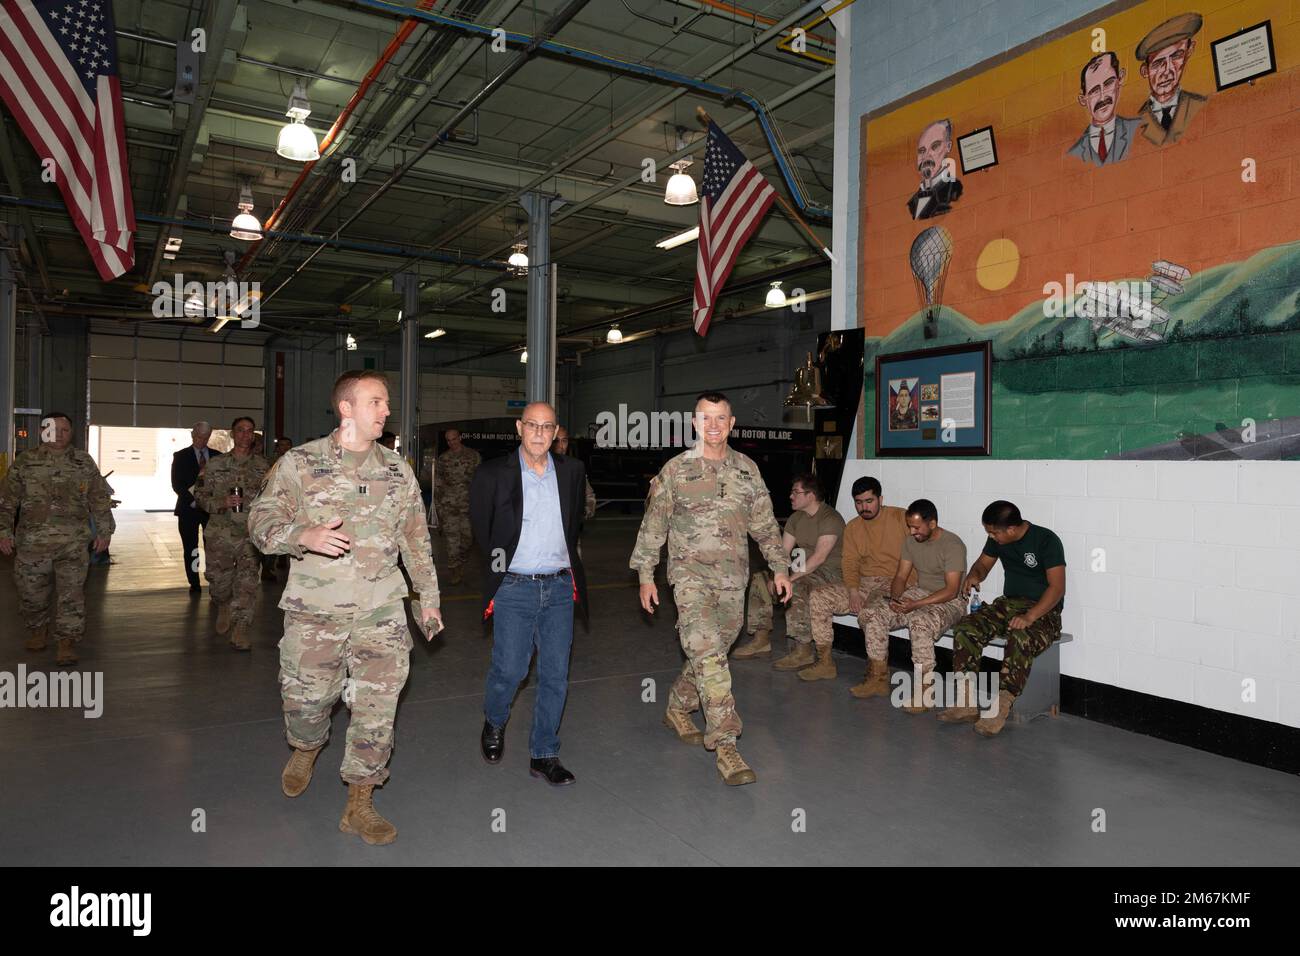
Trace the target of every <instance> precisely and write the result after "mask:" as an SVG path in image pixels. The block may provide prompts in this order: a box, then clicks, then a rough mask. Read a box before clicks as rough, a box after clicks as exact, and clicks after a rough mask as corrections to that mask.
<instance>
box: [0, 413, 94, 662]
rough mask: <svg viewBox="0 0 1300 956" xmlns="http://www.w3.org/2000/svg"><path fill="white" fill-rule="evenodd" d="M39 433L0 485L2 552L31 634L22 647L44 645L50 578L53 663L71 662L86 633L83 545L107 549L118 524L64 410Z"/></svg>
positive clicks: (53, 415) (44, 423)
mask: <svg viewBox="0 0 1300 956" xmlns="http://www.w3.org/2000/svg"><path fill="white" fill-rule="evenodd" d="M41 437H42V443H41V444H40V445H39V446H38V447H36V448H33V449H30V450H29V451H25V452H23V453H22V454H21V455H19V456H18V457H17V458H16V459H15V460H14V463H13V467H11V468H10V469H9V471H8V472H7V473H6V474H5V477H4V481H3V483H2V484H0V553H4V554H12V555H14V582H15V584H16V585H17V588H18V608H19V612H20V613H21V614H22V617H23V621H24V623H25V624H26V626H27V629H28V631H29V632H30V636H29V638H28V640H27V644H26V646H27V649H28V650H29V651H41V650H44V649H45V647H46V642H47V635H48V633H49V631H50V619H51V614H50V582H51V578H53V582H54V590H55V592H56V593H57V598H56V600H55V605H54V613H53V624H54V627H53V631H54V638H55V641H56V642H57V657H56V661H57V663H59V664H61V665H64V664H75V663H77V653H76V651H75V649H74V647H75V645H76V644H77V643H79V642H80V641H81V638H82V635H83V634H85V631H86V592H85V588H86V571H87V569H88V568H89V566H90V553H89V550H88V545H90V544H91V543H92V541H93V545H94V548H95V550H96V551H98V552H101V553H102V552H105V551H107V550H108V544H109V539H110V538H111V537H112V535H113V532H114V531H115V530H116V528H117V525H116V524H115V523H114V521H113V510H112V509H113V489H112V488H110V487H109V485H108V482H106V481H105V480H104V478H103V476H102V475H100V473H99V466H98V465H96V464H95V460H94V459H93V458H91V457H90V456H89V455H88V454H86V453H85V452H84V451H79V450H77V449H76V448H73V447H72V421H71V420H70V419H69V418H68V417H67V416H66V415H63V414H61V413H57V412H54V413H51V414H50V415H47V416H46V417H45V418H44V419H43V420H42V422H41ZM15 518H16V519H17V523H18V526H17V528H16V529H15V527H14V521H15ZM92 519H93V520H94V522H95V532H94V535H93V537H92V534H91V530H90V522H91V520H92ZM15 532H16V533H15ZM15 542H16V545H17V553H16V554H15Z"/></svg>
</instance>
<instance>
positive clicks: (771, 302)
mask: <svg viewBox="0 0 1300 956" xmlns="http://www.w3.org/2000/svg"><path fill="white" fill-rule="evenodd" d="M763 304H764V305H765V306H767V307H768V308H769V309H784V308H785V305H786V298H785V293H784V292H782V291H781V283H779V282H773V283H772V288H770V289H768V290H767V301H766V302H764V303H763Z"/></svg>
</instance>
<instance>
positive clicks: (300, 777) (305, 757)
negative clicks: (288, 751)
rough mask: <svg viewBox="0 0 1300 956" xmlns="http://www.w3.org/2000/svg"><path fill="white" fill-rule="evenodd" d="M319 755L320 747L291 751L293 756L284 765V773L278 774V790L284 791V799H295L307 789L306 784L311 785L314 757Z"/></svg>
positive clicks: (314, 763)
mask: <svg viewBox="0 0 1300 956" xmlns="http://www.w3.org/2000/svg"><path fill="white" fill-rule="evenodd" d="M319 754H320V747H317V748H316V749H315V750H298V749H297V748H295V749H294V751H293V756H291V757H290V758H289V762H288V763H287V764H285V765H284V771H283V772H282V773H281V774H280V789H281V790H283V791H284V795H285V796H286V797H296V796H299V795H301V794H302V792H303V791H304V790H306V789H307V784H309V783H311V772H312V768H313V767H314V766H315V765H316V757H317V755H319Z"/></svg>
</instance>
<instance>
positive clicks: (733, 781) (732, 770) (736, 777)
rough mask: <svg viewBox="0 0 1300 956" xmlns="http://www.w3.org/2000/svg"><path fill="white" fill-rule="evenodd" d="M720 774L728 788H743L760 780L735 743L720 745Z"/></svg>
mask: <svg viewBox="0 0 1300 956" xmlns="http://www.w3.org/2000/svg"><path fill="white" fill-rule="evenodd" d="M718 773H720V774H722V782H723V783H725V784H726V785H727V786H728V787H742V786H744V785H745V784H747V783H753V782H754V781H755V780H757V779H758V778H757V777H756V776H754V771H752V770H750V769H749V764H747V763H745V758H743V757H742V756H740V752H739V751H737V750H736V745H735V744H734V743H725V744H718Z"/></svg>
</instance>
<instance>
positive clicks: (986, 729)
mask: <svg viewBox="0 0 1300 956" xmlns="http://www.w3.org/2000/svg"><path fill="white" fill-rule="evenodd" d="M1015 702H1016V699H1015V698H1014V697H1013V696H1011V692H1010V691H1008V690H1000V691H998V712H997V713H996V714H994V715H993V716H992V717H981V718H980V719H979V720H978V721H976V722H975V733H977V734H979V735H980V736H981V737H996V736H997V735H998V734H1000V733H1002V728H1003V727H1004V726H1005V725H1006V722H1007V718H1008V717H1010V716H1011V705H1012V704H1014V703H1015Z"/></svg>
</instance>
